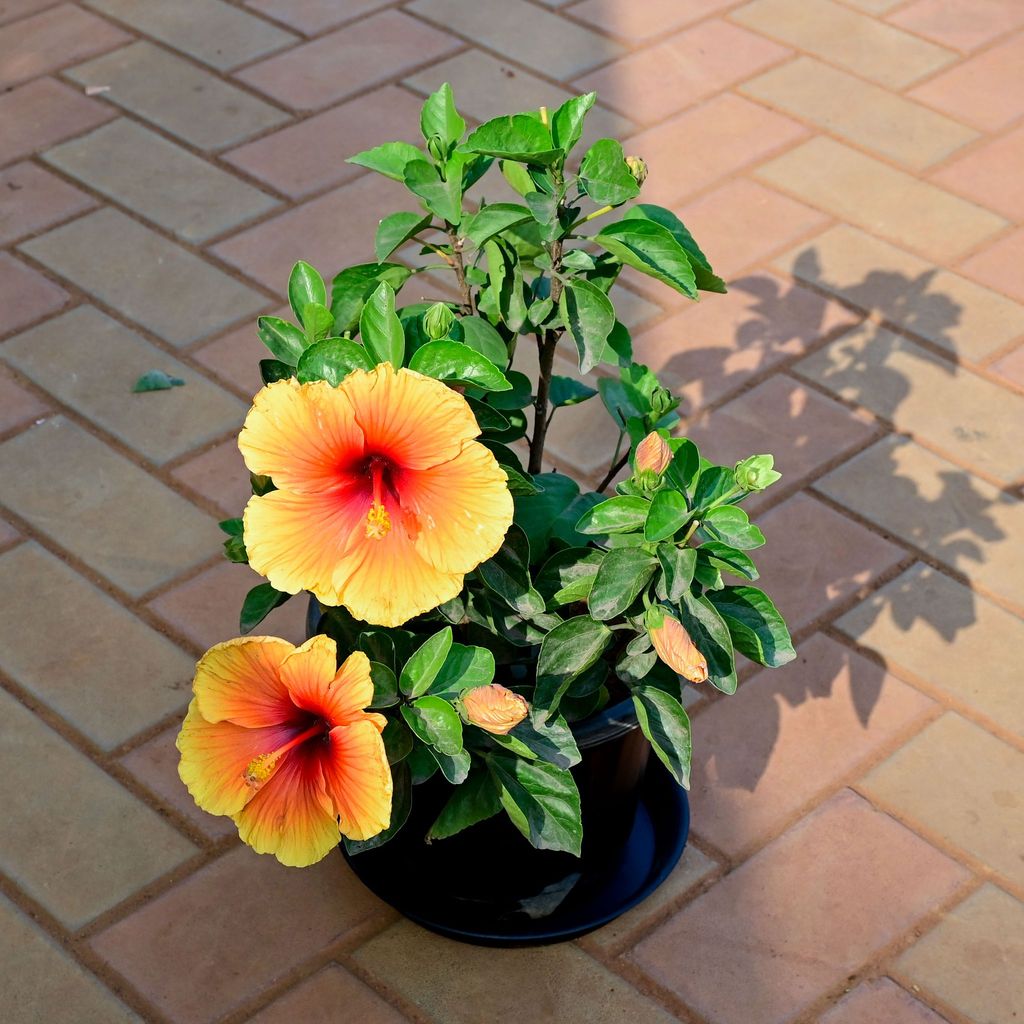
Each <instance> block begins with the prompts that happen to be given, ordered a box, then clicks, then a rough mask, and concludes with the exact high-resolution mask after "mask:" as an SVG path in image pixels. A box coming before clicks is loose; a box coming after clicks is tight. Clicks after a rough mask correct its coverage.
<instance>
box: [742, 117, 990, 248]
mask: <svg viewBox="0 0 1024 1024" xmlns="http://www.w3.org/2000/svg"><path fill="white" fill-rule="evenodd" d="M756 174H757V177H758V178H760V179H761V180H762V181H764V182H766V183H767V184H769V185H775V186H776V187H778V188H781V189H783V190H785V191H786V192H789V193H791V194H793V195H798V196H800V197H801V199H804V200H806V201H807V202H808V203H811V204H812V205H814V206H818V207H820V208H821V209H823V210H826V211H828V212H829V213H831V214H833V215H834V216H836V217H839V218H841V219H843V220H846V221H849V222H851V223H853V224H856V225H857V226H858V227H862V228H864V229H866V230H868V231H873V232H876V233H877V234H879V235H882V236H883V237H885V238H888V239H890V240H891V241H893V242H896V243H897V244H898V245H907V246H909V247H910V248H911V249H916V250H918V251H919V252H921V253H923V254H924V255H927V256H930V257H932V258H934V259H936V260H938V261H940V262H942V261H945V260H952V259H955V258H956V257H957V256H959V255H962V254H963V253H965V252H966V251H967V250H969V249H971V248H973V247H974V246H975V245H977V244H979V243H980V242H983V241H984V240H985V239H986V238H989V237H991V236H992V235H993V234H995V233H996V232H997V231H999V230H1000V229H1001V228H1003V227H1005V224H1006V222H1005V221H1004V220H1003V219H1002V217H999V216H997V215H996V214H994V213H992V212H990V211H989V210H984V209H982V208H981V207H980V206H975V205H974V203H969V202H967V201H966V200H964V199H960V198H959V197H958V196H954V195H951V194H950V193H948V192H945V191H943V190H942V189H939V188H936V187H935V186H934V185H931V184H929V183H927V182H924V181H920V180H918V179H917V178H915V177H913V176H912V175H910V174H907V173H906V172H905V171H899V170H896V168H894V167H890V166H889V165H888V164H883V163H881V162H880V161H878V160H875V159H874V158H873V157H869V156H865V155H864V154H863V153H860V152H858V151H857V150H854V149H851V148H850V147H849V146H844V145H843V144H842V143H841V142H836V141H835V140H834V139H828V138H825V137H824V136H818V137H817V138H814V139H811V140H810V141H809V142H805V143H803V145H801V146H797V147H796V148H795V149H791V150H789V151H788V152H787V153H785V154H783V155H782V156H780V157H776V158H775V159H774V160H770V161H769V162H768V163H766V164H762V165H761V167H759V168H758V170H757V172H756Z"/></svg>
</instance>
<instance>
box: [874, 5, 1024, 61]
mask: <svg viewBox="0 0 1024 1024" xmlns="http://www.w3.org/2000/svg"><path fill="white" fill-rule="evenodd" d="M886 20H887V21H891V22H892V23H893V24H894V25H899V26H900V27H901V28H907V29H910V31H911V32H916V33H917V34H918V35H919V36H924V37H925V38H926V39H931V40H933V41H934V42H936V43H941V44H942V45H943V46H951V47H953V49H954V50H959V51H960V52H961V53H970V52H971V51H972V50H976V49H978V47H979V46H984V45H985V44H986V43H989V42H991V41H992V40H993V39H996V38H998V37H999V36H1001V35H1004V34H1005V33H1007V32H1011V31H1013V29H1015V28H1019V27H1020V26H1021V25H1022V24H1024V6H1022V5H1021V4H1020V3H1018V2H1017V0H971V2H970V3H969V4H959V3H950V0H916V3H912V4H910V5H909V6H907V7H902V8H900V9H899V10H898V11H897V12H896V13H895V14H890V15H889V17H888V18H887V19H886Z"/></svg>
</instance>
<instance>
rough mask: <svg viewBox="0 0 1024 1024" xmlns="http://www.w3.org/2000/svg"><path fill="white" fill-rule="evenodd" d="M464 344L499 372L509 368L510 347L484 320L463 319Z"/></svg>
mask: <svg viewBox="0 0 1024 1024" xmlns="http://www.w3.org/2000/svg"><path fill="white" fill-rule="evenodd" d="M459 326H460V327H461V328H462V342H463V344H464V345H466V346H467V347H469V348H471V349H473V351H474V352H479V353H480V355H482V356H483V357H484V358H485V359H489V360H490V361H491V362H492V363H494V365H495V366H496V367H498V369H499V370H504V369H505V367H506V366H508V346H507V345H506V344H505V342H504V341H503V340H502V337H501V335H500V334H499V333H498V332H497V331H496V330H495V329H494V328H493V327H492V326H491V325H490V324H489V323H488V322H487V321H486V320H484V319H482V318H481V317H478V316H467V317H463V318H462V319H461V320H460V321H459Z"/></svg>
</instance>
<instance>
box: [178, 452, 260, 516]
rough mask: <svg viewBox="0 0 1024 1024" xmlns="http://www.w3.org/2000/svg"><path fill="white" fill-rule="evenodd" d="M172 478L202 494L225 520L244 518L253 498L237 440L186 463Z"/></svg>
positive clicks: (247, 472)
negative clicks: (248, 502) (245, 509)
mask: <svg viewBox="0 0 1024 1024" xmlns="http://www.w3.org/2000/svg"><path fill="white" fill-rule="evenodd" d="M171 476H173V477H174V479H175V480H177V481H179V482H180V483H183V484H184V485H185V486H186V487H189V488H191V489H192V490H193V491H195V492H196V493H197V494H201V495H202V496H203V497H204V498H206V500H207V501H209V502H211V503H212V504H213V505H214V506H215V507H216V509H217V511H218V512H219V513H220V514H221V515H222V516H223V517H224V518H229V517H232V516H238V515H241V513H242V509H243V508H244V507H245V503H246V502H247V501H248V500H249V498H250V496H251V495H252V486H251V485H250V483H249V471H248V470H247V469H246V468H245V463H244V462H243V461H242V455H241V452H239V450H238V441H237V440H236V438H234V437H231V438H229V439H228V440H227V441H222V442H221V443H220V444H218V445H215V446H214V447H213V448H211V449H210V450H209V451H205V452H203V453H202V454H201V455H196V456H194V457H193V458H191V459H189V460H188V461H187V462H183V463H182V464H181V465H180V466H178V467H177V468H176V469H175V470H173V471H172V473H171Z"/></svg>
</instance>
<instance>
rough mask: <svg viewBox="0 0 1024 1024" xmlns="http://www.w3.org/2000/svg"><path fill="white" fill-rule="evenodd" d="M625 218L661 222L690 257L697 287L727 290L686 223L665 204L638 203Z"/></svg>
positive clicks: (719, 290) (709, 290) (717, 290)
mask: <svg viewBox="0 0 1024 1024" xmlns="http://www.w3.org/2000/svg"><path fill="white" fill-rule="evenodd" d="M623 219H624V220H650V221H654V223H655V224H660V225H661V226H662V227H663V228H666V229H668V231H670V232H671V233H672V236H673V238H675V240H676V241H677V242H678V243H679V244H680V245H681V246H682V248H683V249H684V250H685V252H686V255H687V256H689V258H690V266H692V267H693V274H694V278H695V280H696V283H697V287H698V288H699V289H700V290H701V291H705V292H725V291H727V289H726V287H725V282H724V281H723V280H722V279H721V278H720V277H719V276H718V275H717V274H716V273H715V272H714V271H713V270H712V269H711V264H710V263H709V262H708V258H707V257H706V256H705V255H704V253H702V252H701V250H700V246H699V245H697V242H696V241H695V240H694V237H693V235H691V234H690V232H689V231H688V230H687V228H686V225H685V224H684V223H683V222H682V221H681V220H680V219H679V218H678V217H677V216H676V215H675V214H674V213H673V212H672V211H671V210H666V209H665V208H664V207H663V206H653V205H652V204H650V203H637V205H636V206H634V207H631V208H630V210H629V211H628V212H627V213H626V215H625V217H624V218H623Z"/></svg>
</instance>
